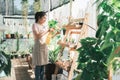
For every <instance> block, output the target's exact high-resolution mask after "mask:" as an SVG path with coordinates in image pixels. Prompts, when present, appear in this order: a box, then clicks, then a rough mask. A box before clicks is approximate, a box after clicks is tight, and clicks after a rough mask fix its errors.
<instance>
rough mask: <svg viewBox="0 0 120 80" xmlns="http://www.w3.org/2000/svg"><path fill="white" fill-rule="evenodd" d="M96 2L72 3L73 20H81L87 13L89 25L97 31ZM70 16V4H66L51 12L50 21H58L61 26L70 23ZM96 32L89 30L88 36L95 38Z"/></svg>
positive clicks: (87, 0)
mask: <svg viewBox="0 0 120 80" xmlns="http://www.w3.org/2000/svg"><path fill="white" fill-rule="evenodd" d="M94 1H95V0H74V2H73V3H72V18H81V17H84V16H85V13H88V14H89V17H88V24H89V25H90V26H91V27H92V28H94V29H96V5H93V3H94ZM69 16H70V4H66V5H64V6H62V7H59V8H57V9H55V10H53V11H51V12H50V16H49V20H50V19H56V20H58V21H59V22H60V25H64V24H67V23H68V18H69ZM95 33H96V31H95V30H93V29H91V28H90V27H89V28H88V36H90V37H94V36H95Z"/></svg>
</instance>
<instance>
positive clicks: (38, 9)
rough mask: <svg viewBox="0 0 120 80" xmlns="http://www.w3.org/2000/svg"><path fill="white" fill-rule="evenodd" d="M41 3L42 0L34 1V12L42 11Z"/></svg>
mask: <svg viewBox="0 0 120 80" xmlns="http://www.w3.org/2000/svg"><path fill="white" fill-rule="evenodd" d="M40 7H41V5H40V0H34V3H33V8H34V13H36V12H38V11H40V10H41V9H40Z"/></svg>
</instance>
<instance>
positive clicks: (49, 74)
mask: <svg viewBox="0 0 120 80" xmlns="http://www.w3.org/2000/svg"><path fill="white" fill-rule="evenodd" d="M54 71H55V64H47V65H46V66H45V75H46V79H47V80H52V74H54Z"/></svg>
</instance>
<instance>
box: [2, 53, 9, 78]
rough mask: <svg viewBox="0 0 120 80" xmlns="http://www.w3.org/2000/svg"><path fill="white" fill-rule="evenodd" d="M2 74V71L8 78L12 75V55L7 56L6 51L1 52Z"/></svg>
mask: <svg viewBox="0 0 120 80" xmlns="http://www.w3.org/2000/svg"><path fill="white" fill-rule="evenodd" d="M0 65H1V66H0V73H1V72H2V71H4V72H5V74H6V75H7V76H8V75H10V73H11V60H10V55H7V54H6V53H5V52H4V51H0Z"/></svg>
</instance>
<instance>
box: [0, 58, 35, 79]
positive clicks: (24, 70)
mask: <svg viewBox="0 0 120 80" xmlns="http://www.w3.org/2000/svg"><path fill="white" fill-rule="evenodd" d="M0 80H34V74H33V72H32V70H30V69H28V65H27V62H26V60H25V59H24V58H23V59H13V60H12V69H11V76H8V77H0Z"/></svg>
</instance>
